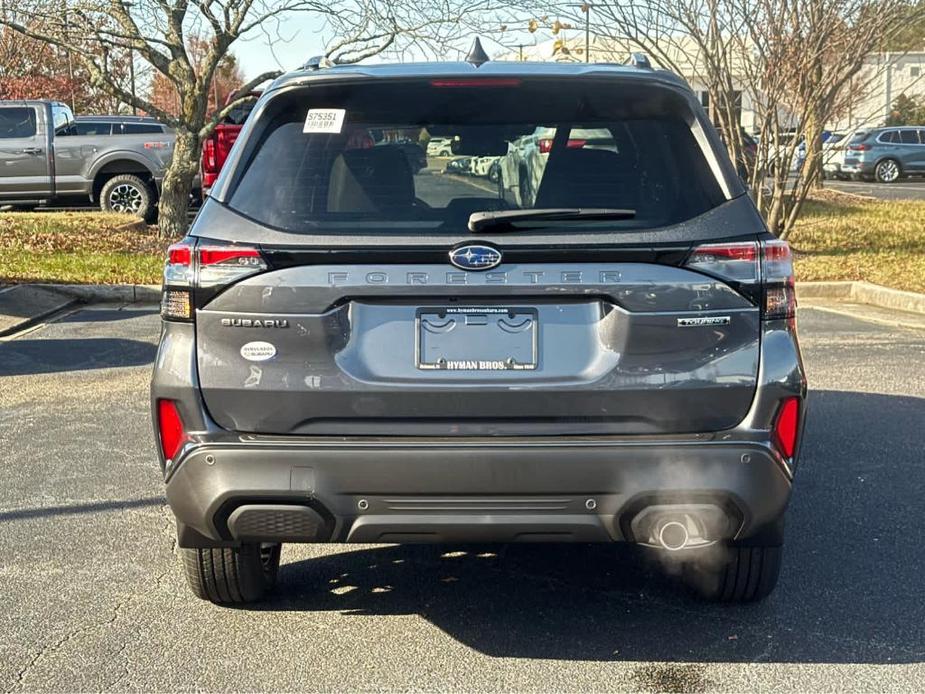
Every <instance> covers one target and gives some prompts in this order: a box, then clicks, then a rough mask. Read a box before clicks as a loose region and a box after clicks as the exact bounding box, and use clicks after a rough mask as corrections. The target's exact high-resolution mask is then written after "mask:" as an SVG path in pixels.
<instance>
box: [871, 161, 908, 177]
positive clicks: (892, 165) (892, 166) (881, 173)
mask: <svg viewBox="0 0 925 694" xmlns="http://www.w3.org/2000/svg"><path fill="white" fill-rule="evenodd" d="M900 176H902V169H900V168H899V162H898V161H896V160H895V159H884V160H883V161H879V162H877V166H876V168H875V169H874V178H875V179H876V180H877V183H896V181H898V180H899V177H900Z"/></svg>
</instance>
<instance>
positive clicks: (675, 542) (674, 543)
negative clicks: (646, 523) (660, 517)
mask: <svg viewBox="0 0 925 694" xmlns="http://www.w3.org/2000/svg"><path fill="white" fill-rule="evenodd" d="M689 541H690V533H689V532H688V531H687V526H685V525H684V523H681V522H680V521H674V520H673V521H668V522H667V523H664V524H663V525H662V527H661V528H659V531H658V543H659V544H660V545H661V546H662V547H663V548H664V549H667V550H668V551H669V552H675V551H677V550H679V549H684V548H685V547H686V546H687V543H688V542H689Z"/></svg>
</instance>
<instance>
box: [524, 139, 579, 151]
mask: <svg viewBox="0 0 925 694" xmlns="http://www.w3.org/2000/svg"><path fill="white" fill-rule="evenodd" d="M536 144H537V146H538V147H539V148H540V153H541V154H549V150H551V149H552V138H551V137H544V138H541V139H539V140H537V141H536ZM586 144H588V141H587V140H573V139H570V140H569V141H568V143H567V144H566V147H568V148H569V149H581V148H582V147H584V146H585V145H586Z"/></svg>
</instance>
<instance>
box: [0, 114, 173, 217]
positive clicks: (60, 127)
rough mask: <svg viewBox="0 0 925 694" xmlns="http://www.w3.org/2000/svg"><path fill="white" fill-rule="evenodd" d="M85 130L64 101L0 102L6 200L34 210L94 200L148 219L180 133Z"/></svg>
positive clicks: (1, 196)
mask: <svg viewBox="0 0 925 694" xmlns="http://www.w3.org/2000/svg"><path fill="white" fill-rule="evenodd" d="M161 128H163V126H161ZM80 132H81V130H79V129H78V127H77V124H76V123H75V119H74V116H73V114H72V113H71V110H70V109H69V108H68V107H67V106H66V105H65V104H62V103H58V102H54V101H38V100H37V101H0V205H9V206H12V207H13V208H15V209H30V208H34V207H37V206H39V205H47V204H61V205H74V204H79V203H86V202H87V201H89V202H93V203H96V204H98V205H99V206H100V208H101V209H102V210H105V211H114V212H126V213H129V214H134V215H137V216H139V217H142V218H144V219H147V220H149V221H150V220H151V219H152V218H153V217H154V215H155V213H156V209H157V196H158V191H159V189H160V185H161V182H162V181H163V178H164V173H165V170H166V168H167V166H168V165H169V163H170V158H171V155H172V154H173V149H174V141H175V136H174V134H173V133H172V132H171V131H169V130H166V129H165V130H164V131H163V132H149V133H139V134H121V133H122V132H123V131H122V130H121V129H120V134H109V133H110V132H112V131H111V130H110V131H108V132H107V134H100V133H95V134H92V135H81V134H80Z"/></svg>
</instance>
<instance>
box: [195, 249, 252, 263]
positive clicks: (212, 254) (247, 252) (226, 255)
mask: <svg viewBox="0 0 925 694" xmlns="http://www.w3.org/2000/svg"><path fill="white" fill-rule="evenodd" d="M198 255H199V265H200V267H201V266H203V265H214V264H215V263H225V262H228V261H229V260H235V259H236V258H260V251H258V250H257V249H256V248H238V247H235V246H229V247H227V248H225V247H211V246H203V247H201V248H200V249H199V253H198Z"/></svg>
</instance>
